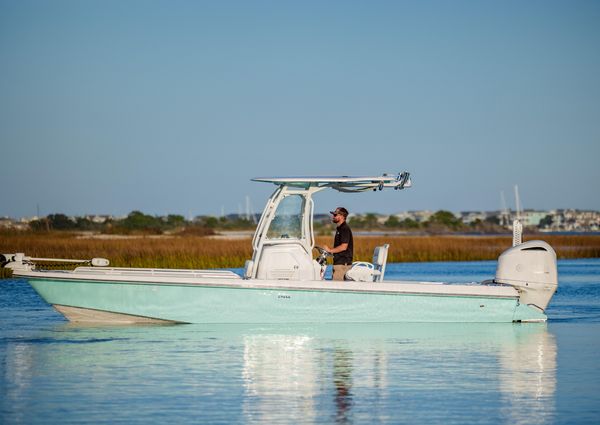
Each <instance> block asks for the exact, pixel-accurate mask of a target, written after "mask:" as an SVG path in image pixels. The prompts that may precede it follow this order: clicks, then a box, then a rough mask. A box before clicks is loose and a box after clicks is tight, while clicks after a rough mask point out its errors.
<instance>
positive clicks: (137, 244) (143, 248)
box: [0, 232, 600, 269]
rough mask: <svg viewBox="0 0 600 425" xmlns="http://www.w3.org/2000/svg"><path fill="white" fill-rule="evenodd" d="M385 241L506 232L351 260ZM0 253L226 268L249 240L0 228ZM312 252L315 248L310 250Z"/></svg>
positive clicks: (577, 254) (488, 241) (583, 241)
mask: <svg viewBox="0 0 600 425" xmlns="http://www.w3.org/2000/svg"><path fill="white" fill-rule="evenodd" d="M531 239H542V240H545V241H546V242H548V243H550V245H552V246H553V247H554V249H555V250H556V252H557V254H558V257H559V258H597V257H600V236H579V235H577V236H555V235H538V236H536V237H531V238H528V240H531ZM331 243H332V237H330V236H327V237H326V236H319V237H317V245H331ZM384 243H389V244H390V251H389V255H388V261H389V262H422V261H478V260H495V259H497V258H498V255H500V253H501V252H502V251H504V250H505V249H506V248H508V247H510V245H511V243H512V238H511V237H509V236H502V237H491V236H381V237H379V236H377V237H371V236H358V237H355V239H354V246H355V255H354V259H355V261H371V260H372V256H373V249H374V248H375V247H376V246H378V245H382V244H384ZM0 252H5V253H14V252H24V253H25V254H26V255H28V256H31V257H50V258H75V259H77V258H81V259H90V258H93V257H104V258H107V259H109V260H110V263H111V266H114V267H149V268H182V269H205V268H232V267H243V265H244V262H245V261H246V260H247V259H249V258H251V256H252V246H251V239H249V238H247V239H214V238H207V237H201V236H194V235H192V236H172V237H149V236H147V237H135V238H121V239H94V238H82V237H76V235H74V234H69V233H64V232H50V233H45V234H32V233H2V234H0ZM315 255H316V253H315Z"/></svg>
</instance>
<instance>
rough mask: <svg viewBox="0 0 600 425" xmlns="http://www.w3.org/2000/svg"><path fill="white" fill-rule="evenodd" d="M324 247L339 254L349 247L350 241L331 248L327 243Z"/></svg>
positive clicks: (332, 252)
mask: <svg viewBox="0 0 600 425" xmlns="http://www.w3.org/2000/svg"><path fill="white" fill-rule="evenodd" d="M323 248H324V249H325V251H327V252H329V253H330V254H338V253H340V252H342V251H345V250H347V249H348V243H343V244H341V245H338V246H336V247H335V248H329V247H328V246H327V245H325V246H324V247H323Z"/></svg>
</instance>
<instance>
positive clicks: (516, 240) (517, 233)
mask: <svg viewBox="0 0 600 425" xmlns="http://www.w3.org/2000/svg"><path fill="white" fill-rule="evenodd" d="M515 202H516V208H517V218H516V219H515V221H513V246H517V245H520V244H521V243H522V242H523V225H522V224H521V221H520V219H521V198H519V186H518V185H515Z"/></svg>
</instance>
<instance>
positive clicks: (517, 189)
mask: <svg viewBox="0 0 600 425" xmlns="http://www.w3.org/2000/svg"><path fill="white" fill-rule="evenodd" d="M515 203H516V209H517V220H519V219H520V218H521V211H523V208H522V207H521V198H520V197H519V185H515Z"/></svg>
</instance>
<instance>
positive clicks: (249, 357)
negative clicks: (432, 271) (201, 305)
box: [243, 324, 556, 423]
mask: <svg viewBox="0 0 600 425" xmlns="http://www.w3.org/2000/svg"><path fill="white" fill-rule="evenodd" d="M243 370H244V373H243V376H244V382H245V387H246V390H247V394H248V395H249V396H250V397H248V398H247V399H246V403H245V404H244V409H245V414H246V416H247V417H249V418H253V419H257V420H258V421H259V422H267V421H270V422H279V423H280V422H286V419H290V422H291V418H293V417H298V416H296V415H297V414H301V415H302V417H304V418H306V419H307V421H308V422H312V421H313V419H315V418H317V417H318V415H319V414H321V413H322V412H323V411H325V412H328V411H329V410H328V409H327V408H325V409H323V408H322V406H321V407H317V408H316V409H315V400H321V403H323V401H322V400H327V399H330V403H331V405H332V407H333V408H334V409H333V410H334V411H335V413H334V414H333V415H332V419H335V422H337V423H346V422H349V421H351V420H352V418H354V419H356V414H359V412H353V411H352V410H353V408H354V406H355V405H359V404H361V405H364V404H365V402H366V401H367V400H368V403H369V404H370V410H369V414H370V415H371V417H375V418H377V420H379V421H382V422H387V421H389V419H390V411H395V412H394V415H396V418H397V415H402V414H404V413H405V414H406V417H405V418H404V419H406V420H410V412H411V410H412V408H411V407H410V406H407V407H408V409H406V410H405V411H404V413H403V412H402V411H399V410H398V407H402V406H397V405H396V406H395V407H394V404H395V403H396V402H398V401H399V402H400V403H402V402H403V401H404V402H407V401H410V402H412V400H415V399H419V398H421V399H424V400H425V399H429V398H435V394H439V396H440V398H443V397H446V398H450V400H451V397H452V396H453V393H455V395H454V397H462V398H463V400H462V401H459V402H458V403H457V404H458V405H461V403H462V405H464V407H466V408H467V410H468V411H469V412H473V411H474V410H475V411H477V410H478V408H477V407H476V406H473V405H470V401H468V400H464V397H465V396H468V397H471V399H474V397H472V394H473V393H489V394H491V395H492V397H493V396H494V395H496V394H498V393H499V394H500V397H499V399H500V400H499V402H498V401H493V402H492V403H491V404H490V405H488V406H481V407H480V410H481V412H482V413H488V412H487V411H488V410H489V409H493V408H496V409H497V411H496V413H495V414H497V415H498V416H499V417H500V418H504V419H505V420H506V422H507V423H522V422H528V423H548V422H550V420H551V418H552V415H553V412H554V393H555V388H556V343H555V340H554V336H553V335H552V334H550V333H548V331H547V329H546V325H545V324H539V325H538V324H535V325H531V324H528V325H517V324H515V325H506V324H499V325H489V324H483V325H477V324H474V325H473V324H436V325H432V324H411V325H401V326H399V325H385V326H381V325H356V324H351V325H343V326H342V325H340V326H329V327H325V328H320V327H314V328H305V329H302V328H301V327H298V328H295V329H294V328H288V329H286V332H285V333H281V332H280V331H278V330H277V329H275V328H271V329H269V328H263V329H261V331H260V332H258V333H253V332H251V333H249V334H247V335H245V336H244V369H243ZM475 398H476V397H475ZM483 398H485V397H483ZM325 404H326V402H325ZM278 406H286V407H285V409H282V408H278ZM422 408H423V409H426V407H422ZM400 410H401V409H400ZM363 413H364V412H363ZM380 413H381V416H380V417H377V416H378V415H379V414H380ZM455 413H456V412H455ZM365 419H366V418H365ZM457 419H460V418H457Z"/></svg>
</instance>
